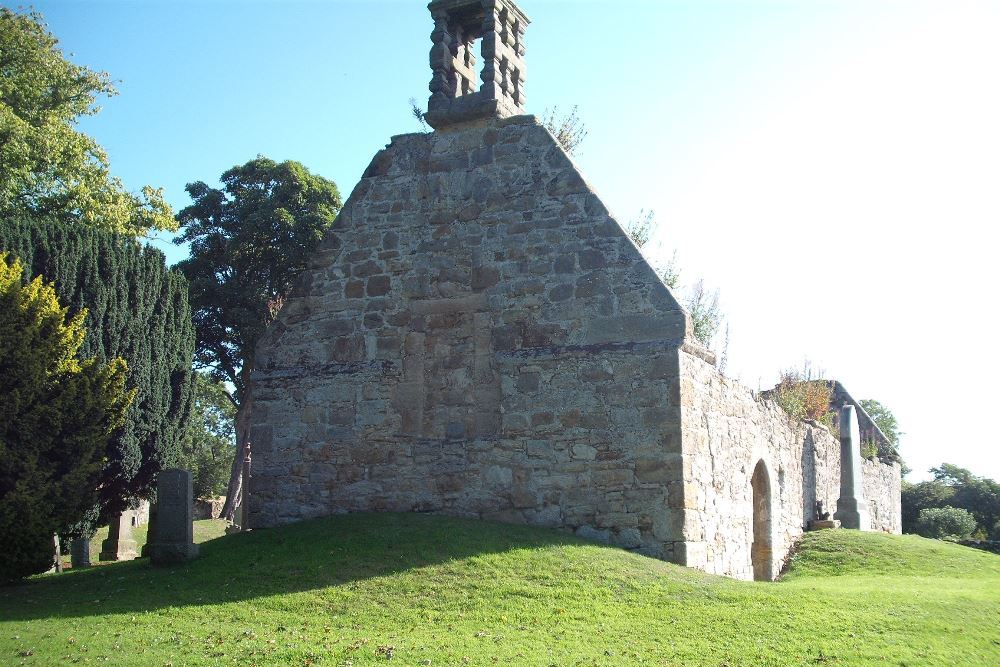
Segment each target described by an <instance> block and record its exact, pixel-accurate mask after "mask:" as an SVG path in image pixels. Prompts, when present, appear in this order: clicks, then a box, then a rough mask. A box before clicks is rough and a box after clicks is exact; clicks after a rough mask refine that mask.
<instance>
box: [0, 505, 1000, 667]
mask: <svg viewBox="0 0 1000 667" xmlns="http://www.w3.org/2000/svg"><path fill="white" fill-rule="evenodd" d="M201 549H202V555H201V557H200V558H199V559H198V560H196V561H194V562H192V563H189V564H187V565H183V566H179V567H175V568H169V569H153V568H151V567H150V566H149V564H148V562H147V561H146V560H145V559H141V560H137V561H131V562H124V563H115V564H110V565H104V566H101V567H95V568H91V569H89V570H80V571H76V572H68V573H65V574H62V575H48V576H41V577H36V578H34V579H32V580H30V581H28V582H26V583H24V584H22V585H19V586H16V587H9V588H0V664H3V665H8V664H9V665H18V664H24V665H51V664H66V663H75V662H76V663H107V664H112V665H159V666H163V665H175V666H177V667H180V666H181V665H373V664H384V663H386V662H389V663H390V664H399V665H467V664H469V665H494V664H506V665H522V664H523V665H559V666H560V667H562V666H568V665H631V664H637V665H638V664H642V665H712V666H714V667H722V666H729V667H735V666H736V665H776V666H777V665H781V666H784V665H816V664H823V665H827V664H829V665H869V664H871V665H874V664H889V665H998V664H1000V557H997V556H996V555H993V554H988V553H985V552H980V551H975V550H973V549H969V548H965V547H960V546H956V545H951V544H946V543H943V542H936V541H932V540H925V539H922V538H919V537H913V536H903V537H899V536H888V535H882V534H867V533H858V532H855V531H846V530H837V531H822V532H819V533H811V534H808V535H807V536H806V537H805V540H804V541H803V545H802V549H801V551H800V552H799V555H798V556H797V557H796V558H795V560H794V562H793V566H792V569H791V571H790V573H789V574H788V576H787V577H786V578H785V580H783V581H781V582H779V583H752V582H738V581H732V580H729V579H725V578H721V577H714V576H710V575H706V574H702V573H699V572H696V571H694V570H688V569H685V568H682V567H678V566H675V565H670V564H667V563H663V562H660V561H657V560H653V559H649V558H644V557H642V556H637V555H634V554H631V553H627V552H624V551H621V550H618V549H614V548H610V547H605V546H601V545H596V544H593V543H589V542H585V541H583V540H579V539H576V538H574V537H572V536H568V535H564V534H562V533H558V532H554V531H548V530H544V529H534V528H527V527H519V526H503V525H499V524H493V523H485V522H476V521H467V520H459V519H449V518H443V517H435V516H427V515H397V514H384V515H370V514H369V515H350V516H339V517H332V518H328V519H321V520H317V521H311V522H307V523H302V524H297V525H294V526H288V527H285V528H281V529H271V530H259V531H254V532H251V533H243V534H237V535H231V536H226V537H221V538H219V539H214V540H211V541H208V542H205V543H203V544H202V547H201Z"/></svg>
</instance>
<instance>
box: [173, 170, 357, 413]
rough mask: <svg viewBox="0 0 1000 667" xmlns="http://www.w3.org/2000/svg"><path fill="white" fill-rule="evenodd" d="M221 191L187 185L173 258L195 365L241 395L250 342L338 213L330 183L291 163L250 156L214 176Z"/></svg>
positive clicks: (337, 194) (252, 345)
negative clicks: (188, 311) (182, 253)
mask: <svg viewBox="0 0 1000 667" xmlns="http://www.w3.org/2000/svg"><path fill="white" fill-rule="evenodd" d="M221 181H222V189H221V190H219V189H215V188H211V187H209V186H208V185H206V184H205V183H203V182H201V181H198V182H196V183H189V184H188V185H187V188H186V189H187V192H188V194H189V195H190V196H191V199H192V200H194V203H192V204H191V205H190V206H188V207H186V208H185V209H184V210H182V211H181V212H180V214H179V215H178V220H179V221H180V224H181V228H182V233H181V235H180V237H179V238H178V239H177V240H176V242H177V243H190V244H191V246H190V251H191V256H190V257H189V258H188V259H186V260H184V261H182V262H179V263H178V264H177V268H178V269H180V270H181V271H182V272H183V273H184V275H185V276H187V278H188V280H190V281H191V306H192V309H193V311H194V323H195V330H196V332H197V341H198V346H197V351H196V355H195V358H196V361H197V363H198V364H199V365H200V366H202V367H206V368H210V369H211V370H212V372H213V373H214V375H215V376H216V377H217V378H218V379H220V380H224V381H227V382H230V383H232V384H233V385H234V386H235V387H236V400H237V402H239V399H240V397H241V396H242V394H243V391H244V388H245V383H244V377H245V375H246V373H248V372H249V371H250V370H251V369H252V368H253V360H254V348H255V347H256V345H257V340H258V339H259V338H260V335H261V334H262V333H263V332H264V329H265V328H267V325H269V324H270V323H271V322H272V321H273V320H274V317H275V315H276V314H277V310H278V307H279V306H280V304H281V301H282V299H283V298H284V296H285V294H287V292H288V290H289V289H290V288H291V285H292V280H293V279H294V278H295V276H296V275H298V274H299V272H301V271H302V270H303V269H304V268H305V266H306V259H307V257H308V256H309V253H311V252H312V251H313V249H315V248H316V246H317V245H318V244H319V241H320V239H322V238H323V234H324V232H325V231H326V230H327V229H328V228H329V227H330V225H332V224H333V221H334V219H335V218H336V217H337V213H338V212H339V211H340V207H341V201H340V192H339V191H338V190H337V186H336V185H335V184H334V183H333V182H332V181H328V180H327V179H325V178H323V177H322V176H317V175H314V174H310V173H309V170H308V169H306V168H305V167H304V166H302V165H301V164H299V163H298V162H293V161H286V162H281V163H278V162H274V161H272V160H269V159H267V158H264V157H257V158H256V159H254V160H251V161H249V162H247V163H246V164H244V165H241V166H237V167H233V168H232V169H230V170H229V171H227V172H225V173H224V174H222V178H221Z"/></svg>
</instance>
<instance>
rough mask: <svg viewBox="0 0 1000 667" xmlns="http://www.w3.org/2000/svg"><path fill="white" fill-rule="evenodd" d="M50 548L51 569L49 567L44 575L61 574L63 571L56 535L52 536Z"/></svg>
mask: <svg viewBox="0 0 1000 667" xmlns="http://www.w3.org/2000/svg"><path fill="white" fill-rule="evenodd" d="M52 548H53V554H52V567H50V568H49V569H48V570H47V571H46V572H45V573H46V574H52V573H55V572H62V571H63V564H62V549H61V548H60V546H59V535H58V534H53V535H52Z"/></svg>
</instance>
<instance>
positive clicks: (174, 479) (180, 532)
mask: <svg viewBox="0 0 1000 667" xmlns="http://www.w3.org/2000/svg"><path fill="white" fill-rule="evenodd" d="M192 496H193V490H192V486H191V473H189V472H188V471H187V470H181V469H179V468H168V469H166V470H162V471H160V476H159V478H158V479H157V484H156V536H155V540H156V541H155V542H152V543H150V545H149V558H150V560H151V561H152V562H153V564H154V565H170V564H173V563H182V562H184V561H186V560H190V559H191V558H194V557H195V556H197V555H198V545H197V544H195V543H194V526H193V525H192V520H193V514H194V499H193V498H192Z"/></svg>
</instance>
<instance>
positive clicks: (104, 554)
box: [98, 511, 139, 561]
mask: <svg viewBox="0 0 1000 667" xmlns="http://www.w3.org/2000/svg"><path fill="white" fill-rule="evenodd" d="M136 547H137V545H136V543H135V540H134V539H132V513H131V512H130V511H125V512H122V513H121V514H119V515H117V516H115V517H113V518H112V519H111V523H110V525H109V526H108V539H106V540H104V541H103V542H101V553H100V555H99V556H98V559H99V560H102V561H114V560H132V559H133V558H135V557H137V556H138V555H139V552H138V550H137V548H136Z"/></svg>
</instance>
